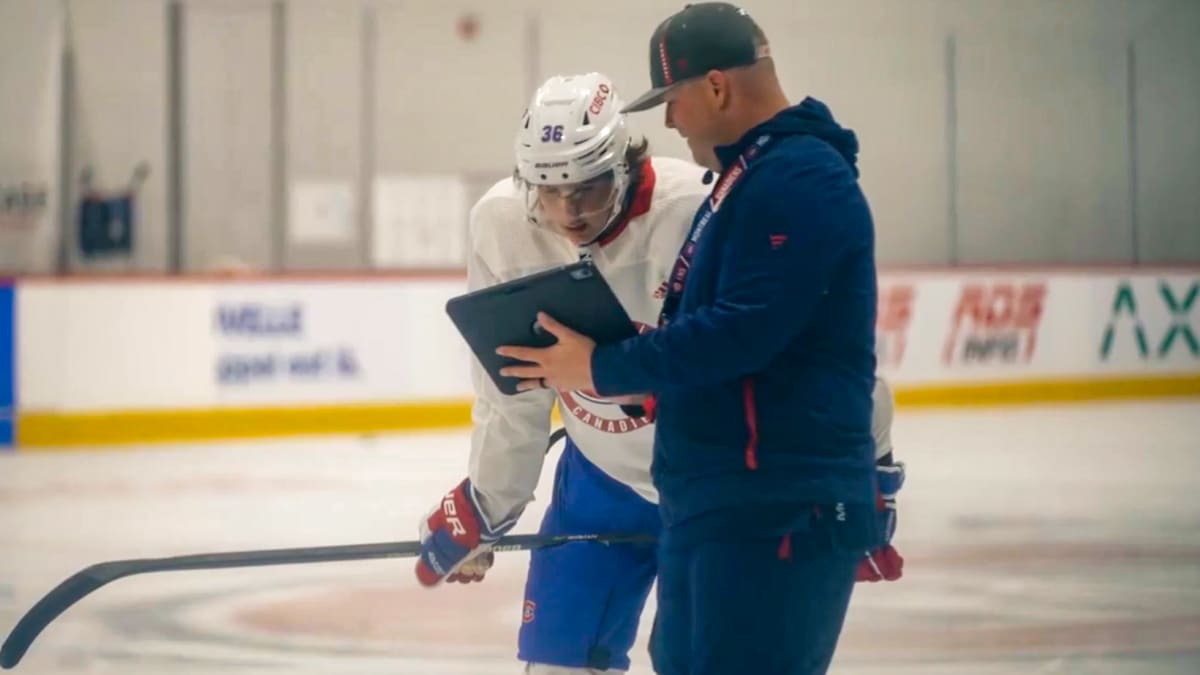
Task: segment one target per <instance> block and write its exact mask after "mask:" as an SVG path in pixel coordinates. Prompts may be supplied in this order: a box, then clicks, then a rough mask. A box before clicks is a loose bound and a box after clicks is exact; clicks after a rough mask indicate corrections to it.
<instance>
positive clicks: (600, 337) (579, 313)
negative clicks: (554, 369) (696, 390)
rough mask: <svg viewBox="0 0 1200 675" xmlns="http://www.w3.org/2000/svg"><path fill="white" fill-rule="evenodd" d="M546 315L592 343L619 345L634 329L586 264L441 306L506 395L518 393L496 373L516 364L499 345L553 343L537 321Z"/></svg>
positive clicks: (512, 383) (601, 279) (596, 272)
mask: <svg viewBox="0 0 1200 675" xmlns="http://www.w3.org/2000/svg"><path fill="white" fill-rule="evenodd" d="M538 312H546V313H547V314H549V315H550V316H552V317H554V318H555V319H558V321H559V322H560V323H562V324H564V325H565V326H567V327H569V328H571V329H572V330H574V331H576V332H578V333H582V334H584V335H586V336H588V337H590V338H592V339H593V340H595V341H596V344H606V343H609V342H618V341H620V340H624V339H625V338H629V337H633V336H635V335H637V329H636V328H635V327H634V325H633V321H632V320H631V319H630V318H629V314H627V313H626V312H625V308H624V307H622V306H621V302H620V301H619V300H617V296H616V295H615V294H613V292H612V289H611V288H609V286H608V282H606V281H605V280H604V277H602V276H601V275H600V272H599V270H597V269H596V267H595V266H594V265H593V264H592V262H591V261H586V260H585V261H580V262H577V263H573V264H571V265H564V266H562V267H556V268H554V269H550V270H546V271H544V272H538V273H536V274H531V275H529V276H525V277H521V278H520V279H514V280H512V281H507V282H504V283H501V284H497V285H495V286H489V287H488V288H482V289H480V290H478V291H473V292H471V293H468V294H466V295H460V296H458V297H454V298H451V299H450V300H449V301H447V302H446V313H447V314H449V315H450V320H451V321H453V322H454V325H455V326H456V327H457V328H458V332H459V333H462V336H463V338H465V339H466V341H467V345H469V346H470V348H471V351H473V352H475V356H476V358H478V359H479V362H480V364H482V365H483V368H484V370H486V371H487V372H488V375H490V376H491V378H492V381H493V382H495V383H496V387H498V388H499V389H500V391H502V392H504V393H505V394H515V393H517V383H518V382H519V380H518V379H517V378H515V377H504V376H502V375H501V374H500V369H501V368H504V367H505V366H510V365H513V364H516V363H519V361H516V360H515V359H510V358H508V357H505V356H500V355H499V354H497V353H496V348H497V347H501V346H503V345H518V346H523V347H549V346H550V345H552V344H554V342H555V341H556V339H555V337H554V336H553V335H550V334H549V333H547V332H545V331H544V330H543V329H542V327H541V326H540V325H538V323H537V313H538Z"/></svg>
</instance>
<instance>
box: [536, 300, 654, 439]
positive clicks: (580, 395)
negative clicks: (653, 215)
mask: <svg viewBox="0 0 1200 675" xmlns="http://www.w3.org/2000/svg"><path fill="white" fill-rule="evenodd" d="M663 285H664V286H665V285H666V284H665V282H664V284H663ZM634 323H635V324H636V325H637V329H638V333H639V334H641V333H645V332H647V331H649V330H653V329H652V328H651V327H650V326H648V325H646V324H644V323H641V322H637V321H635V322H634ZM558 396H559V398H561V399H562V406H563V412H564V413H565V414H567V415H571V416H572V417H574V418H575V419H577V420H579V421H580V422H582V423H584V424H586V425H588V426H589V427H591V428H593V429H596V430H597V431H603V432H605V433H609V434H627V433H629V432H631V431H637V430H638V429H644V428H645V427H647V426H649V425H650V424H652V422H651V421H650V420H649V419H648V418H646V417H630V416H629V415H626V414H625V413H624V412H622V411H621V406H620V404H618V403H614V402H613V401H610V400H608V399H606V398H604V397H602V396H600V395H599V394H597V393H596V392H594V391H560V392H558Z"/></svg>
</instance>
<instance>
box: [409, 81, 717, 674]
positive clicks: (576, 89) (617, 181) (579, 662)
mask: <svg viewBox="0 0 1200 675" xmlns="http://www.w3.org/2000/svg"><path fill="white" fill-rule="evenodd" d="M621 106H622V101H620V100H619V97H618V94H617V91H616V90H615V88H614V87H613V85H612V82H611V80H609V79H608V78H607V77H605V76H603V75H600V74H596V73H591V74H587V75H578V76H572V77H553V78H550V79H549V80H547V81H546V83H545V84H543V85H542V86H541V88H539V89H538V91H537V93H536V94H535V95H534V97H533V100H532V101H531V102H530V104H529V107H528V110H527V111H526V112H525V114H524V116H523V118H522V119H521V121H520V126H519V129H518V132H517V139H516V162H517V166H516V171H515V173H514V176H513V177H512V178H511V179H505V180H502V181H500V182H499V183H497V184H496V185H495V186H493V187H492V188H491V189H490V190H489V191H488V192H487V193H486V194H485V195H484V196H483V197H482V198H481V199H480V200H479V202H478V203H477V204H476V205H475V206H474V208H473V209H472V211H471V215H470V241H471V249H470V253H469V257H468V263H467V268H468V279H469V285H470V288H471V289H472V290H474V289H478V288H482V287H486V286H490V285H493V284H496V283H499V282H503V281H507V280H510V279H514V278H517V277H521V276H525V275H528V274H531V273H533V272H537V271H540V270H543V269H547V268H550V267H555V266H558V265H562V264H565V263H570V262H574V261H576V260H578V259H580V258H581V257H589V258H591V260H592V261H593V262H594V264H595V265H596V267H597V269H599V270H600V272H601V273H602V274H603V275H604V277H605V279H606V280H607V281H608V283H609V285H610V286H611V287H612V288H613V291H614V292H615V293H616V295H617V297H618V298H619V299H620V300H621V304H622V305H624V307H625V310H626V311H627V312H628V313H629V316H630V317H631V318H632V319H633V320H634V321H635V322H638V323H639V324H642V325H645V326H652V325H654V324H655V323H656V322H657V321H658V315H659V311H660V309H661V306H662V299H663V297H664V290H665V287H666V280H667V275H668V273H669V272H670V268H671V265H672V264H673V263H674V261H675V257H676V254H677V252H678V251H679V247H680V245H681V244H682V242H683V239H684V236H685V234H686V232H687V230H688V227H689V226H690V225H691V221H692V216H693V215H694V214H695V212H696V209H697V208H698V207H699V205H700V202H701V201H702V200H703V199H704V198H705V196H707V194H708V191H709V187H708V186H706V185H705V183H704V182H703V176H704V170H703V169H701V168H699V167H697V166H695V165H693V164H691V163H688V162H684V161H682V160H676V159H668V158H663V157H653V158H652V157H649V156H648V154H647V145H646V143H645V141H641V140H634V139H632V138H631V135H630V131H629V130H628V129H627V128H626V124H625V119H624V116H623V115H622V114H620V112H619V110H620V108H621ZM473 384H474V388H475V394H476V401H475V404H474V408H473V409H472V422H473V425H474V429H473V433H472V439H471V458H470V464H469V470H468V478H467V479H466V480H464V481H462V482H461V483H460V484H459V485H458V486H456V487H454V488H453V489H452V490H451V491H450V493H449V494H447V495H446V496H445V497H443V498H442V499H441V500H439V501H438V503H437V506H436V508H435V509H434V511H433V513H432V515H431V516H429V517H428V518H427V519H425V520H423V521H422V522H421V525H420V527H421V537H422V539H423V540H424V542H425V549H424V551H423V552H422V556H421V559H420V561H419V562H418V565H417V577H418V579H419V580H420V582H421V583H422V584H425V585H434V584H437V583H438V582H440V581H442V580H449V581H472V580H478V579H481V578H482V577H483V575H484V573H485V572H486V571H487V569H488V567H490V565H491V562H492V554H491V553H490V552H488V551H487V548H488V544H489V543H490V542H492V541H495V539H497V538H498V537H500V536H501V535H502V534H504V533H505V532H507V531H508V530H509V529H510V528H511V527H512V526H513V524H514V523H515V522H516V521H517V518H518V517H519V516H520V515H521V512H522V510H523V509H524V508H525V506H526V504H527V503H528V502H529V501H530V500H531V499H532V498H533V492H534V488H535V486H536V485H537V482H538V477H539V475H540V473H541V469H542V464H543V458H544V456H545V451H546V442H547V438H548V437H549V434H550V412H551V409H552V407H553V406H554V405H555V403H556V402H557V404H558V407H559V411H560V413H561V416H562V419H563V422H564V426H565V427H566V430H567V434H568V436H567V442H566V447H565V449H564V451H563V453H562V457H561V459H560V460H559V462H558V467H557V470H556V474H555V485H554V496H553V498H552V500H551V503H550V505H549V506H548V508H547V511H546V515H545V517H544V520H543V522H542V525H541V532H542V533H543V534H547V535H550V534H568V533H592V532H623V533H631V534H639V533H644V534H651V535H654V534H657V533H658V531H659V515H658V511H657V507H656V502H657V494H656V493H655V490H654V488H653V487H652V486H651V482H650V472H649V469H650V458H651V454H652V448H653V442H654V431H653V426H652V424H651V422H650V420H649V419H647V418H633V417H629V416H627V415H626V414H625V413H623V412H622V411H621V408H620V407H619V406H618V405H617V404H616V403H615V402H612V401H606V400H603V399H601V398H600V397H598V396H596V395H595V394H594V393H592V392H588V391H561V392H556V391H551V390H548V389H543V390H540V391H531V392H526V393H523V394H519V395H516V396H505V395H503V394H501V393H500V392H499V391H498V390H497V389H496V387H495V385H494V384H493V383H492V382H491V380H490V378H488V376H487V375H486V374H485V373H484V372H483V370H482V369H481V368H479V367H478V364H477V363H475V364H473ZM656 569H657V568H656V565H655V549H654V547H653V546H636V545H603V544H593V543H575V544H568V545H565V546H559V547H556V548H552V549H545V550H539V551H534V552H533V553H532V554H531V560H530V568H529V574H528V579H527V583H526V590H525V603H524V615H523V623H522V625H521V629H520V635H519V639H518V642H519V650H518V651H519V654H518V656H519V658H520V659H521V660H522V661H525V662H527V663H529V664H531V665H529V666H528V669H527V672H529V673H537V674H540V675H545V674H550V673H591V672H607V673H616V672H621V671H624V670H627V669H628V668H629V649H630V647H631V646H632V644H633V641H634V637H635V635H636V632H637V625H638V619H639V617H640V615H641V611H642V607H643V604H644V603H645V600H646V597H647V595H648V593H649V590H650V587H651V584H652V582H653V580H654V576H655V572H656Z"/></svg>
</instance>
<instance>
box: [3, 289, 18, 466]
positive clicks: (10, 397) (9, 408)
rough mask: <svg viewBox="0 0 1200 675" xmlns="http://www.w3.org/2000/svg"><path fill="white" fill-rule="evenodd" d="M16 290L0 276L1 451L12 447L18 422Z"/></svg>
mask: <svg viewBox="0 0 1200 675" xmlns="http://www.w3.org/2000/svg"><path fill="white" fill-rule="evenodd" d="M15 309H16V289H15V288H13V286H12V283H11V282H9V281H7V280H2V279H0V450H6V449H9V448H12V446H13V438H14V437H15V436H16V433H15V428H16V425H17V419H16V418H17V397H16V391H17V384H16V382H15V381H14V380H15V375H16V372H17V368H16V359H15V358H14V356H15V352H16V350H15V349H14V346H15V345H16V337H15V336H14V335H13V327H14V326H15V325H16V316H15V314H14V310H15Z"/></svg>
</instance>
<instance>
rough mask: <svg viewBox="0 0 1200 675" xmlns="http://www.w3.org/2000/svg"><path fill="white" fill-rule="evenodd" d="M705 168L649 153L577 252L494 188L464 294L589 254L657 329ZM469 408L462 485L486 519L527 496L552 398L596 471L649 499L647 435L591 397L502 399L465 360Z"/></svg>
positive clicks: (475, 214) (516, 197)
mask: <svg viewBox="0 0 1200 675" xmlns="http://www.w3.org/2000/svg"><path fill="white" fill-rule="evenodd" d="M703 175H704V169H702V168H700V167H698V166H696V165H694V164H691V163H689V162H684V161H682V160H677V159H670V158H664V157H655V158H653V159H651V160H650V162H649V164H648V166H647V168H646V169H644V170H643V173H642V179H641V182H640V185H639V186H638V189H637V192H636V193H635V195H634V197H633V201H632V206H631V208H630V212H629V213H630V216H631V217H628V218H627V219H626V220H625V224H624V225H623V226H621V225H620V224H618V227H617V229H616V230H614V232H612V233H610V234H608V235H606V236H605V237H604V238H603V239H602V240H601V241H600V242H598V243H596V244H593V245H591V246H589V247H587V248H586V249H580V248H577V247H576V246H575V245H574V244H572V243H571V242H570V241H568V240H567V239H566V238H565V237H561V236H559V235H557V234H554V233H553V232H550V231H549V230H547V229H543V228H539V227H536V226H534V225H532V224H530V223H529V221H528V220H527V219H526V215H525V196H524V191H523V189H521V188H519V187H518V186H517V185H516V184H515V183H514V181H513V180H511V179H505V180H502V181H500V182H499V183H497V184H496V185H494V186H493V187H492V188H491V189H490V190H488V192H487V193H486V194H485V195H484V196H483V197H482V198H481V199H480V200H479V202H478V203H476V204H475V206H474V208H473V209H472V210H471V218H470V245H471V251H470V254H469V257H468V261H467V273H468V280H469V285H470V288H471V290H475V289H479V288H484V287H487V286H492V285H495V284H497V283H500V282H503V281H509V280H511V279H516V278H519V277H522V276H526V275H528V274H532V273H534V272H539V271H541V270H545V269H549V268H551V267H557V266H559V265H564V264H568V263H572V262H575V261H577V260H579V259H580V257H581V256H582V255H590V256H591V258H592V260H593V262H594V263H595V265H596V268H597V269H598V270H600V273H601V274H603V275H604V278H605V280H606V281H607V282H608V284H609V286H611V287H612V289H613V292H614V293H615V294H616V296H617V298H618V299H619V300H620V301H621V304H622V305H623V306H624V307H625V311H626V312H627V313H628V314H629V316H630V318H632V319H633V320H634V321H635V322H637V323H638V324H639V325H640V326H644V327H645V328H647V329H648V328H651V327H653V326H655V325H657V323H658V315H659V310H660V309H661V308H662V302H663V298H664V297H665V294H666V282H667V275H668V274H669V273H670V271H671V267H672V266H673V265H674V264H675V259H676V256H677V255H678V253H679V249H680V246H681V245H682V244H683V240H684V238H685V237H686V236H687V232H688V229H689V228H690V227H691V224H692V218H693V216H694V215H695V213H696V210H697V209H698V208H699V207H700V203H701V202H702V201H703V200H704V198H705V197H706V196H708V192H709V189H710V188H709V186H707V185H705V184H704V183H703V181H702V178H703ZM471 379H472V383H473V386H474V388H475V404H474V407H473V408H472V411H471V419H472V423H473V425H474V430H473V432H472V436H471V462H470V477H471V483H472V485H474V486H475V489H476V491H477V492H478V493H479V495H480V499H481V502H482V504H481V505H482V507H483V510H484V512H485V516H486V517H487V519H488V520H489V522H491V523H499V522H501V521H503V520H506V519H507V518H508V517H510V516H514V515H517V514H518V513H519V512H520V511H521V510H522V509H523V508H524V506H525V505H526V504H527V503H528V502H529V501H530V500H531V499H532V498H533V490H534V487H536V485H537V481H538V477H539V476H540V474H541V470H542V464H543V461H544V459H545V454H546V443H547V440H548V438H549V435H550V413H551V409H552V408H553V406H554V404H555V402H556V401H557V403H558V408H559V412H560V414H561V417H562V419H563V423H564V425H565V427H566V429H567V433H568V434H569V436H570V437H571V439H572V440H573V441H574V442H575V444H576V445H577V446H578V447H579V449H580V451H582V452H583V454H584V455H585V456H586V457H587V458H588V460H589V461H591V462H592V463H593V464H595V465H596V466H597V467H599V468H600V469H601V470H602V471H604V472H605V473H606V474H608V475H609V476H611V477H613V478H614V479H616V480H618V481H620V482H622V483H625V484H626V485H628V486H630V487H631V488H633V490H635V491H636V492H637V493H638V494H640V495H641V496H643V497H645V498H646V499H647V500H650V501H653V502H656V501H657V499H658V495H657V493H656V492H655V490H654V487H653V486H652V485H651V482H650V461H651V457H652V454H653V445H654V429H653V426H652V425H651V423H650V422H649V421H648V420H646V419H641V418H631V417H629V416H627V415H625V414H624V413H623V412H621V409H620V407H619V406H618V405H617V404H615V403H611V402H609V401H606V400H604V399H602V398H600V397H599V396H597V395H596V394H595V393H593V392H585V391H563V392H552V391H541V390H539V391H530V392H525V393H522V394H517V395H515V396H506V395H504V394H501V393H500V391H499V390H498V389H496V386H495V385H494V384H493V383H492V381H491V379H490V378H489V377H488V376H487V374H486V373H485V372H484V371H483V369H482V368H480V367H479V364H478V362H474V363H472V371H471Z"/></svg>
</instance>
